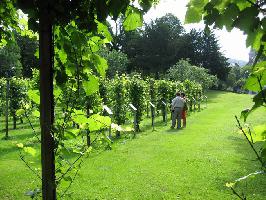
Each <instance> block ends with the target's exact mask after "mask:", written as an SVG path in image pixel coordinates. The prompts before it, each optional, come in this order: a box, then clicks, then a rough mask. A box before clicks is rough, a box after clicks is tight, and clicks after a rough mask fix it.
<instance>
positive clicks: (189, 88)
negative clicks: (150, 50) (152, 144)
mask: <svg viewBox="0 0 266 200" xmlns="http://www.w3.org/2000/svg"><path fill="white" fill-rule="evenodd" d="M89 78H90V80H89V81H90V82H87V81H86V80H84V79H83V80H82V79H81V80H79V81H77V80H76V79H71V78H70V79H68V80H67V81H66V82H65V83H64V84H62V85H61V86H57V85H55V86H54V105H55V108H54V116H55V123H54V126H53V133H54V140H55V144H56V147H55V151H56V154H55V155H56V156H55V160H56V163H57V165H56V169H57V170H56V177H57V179H56V184H57V188H58V191H59V194H60V197H62V198H63V197H64V196H66V195H68V193H67V191H68V188H69V187H70V186H71V184H72V182H73V181H74V179H75V177H76V175H77V173H78V171H79V169H80V168H81V165H82V163H83V160H84V159H83V158H85V157H86V156H87V155H88V154H89V153H90V152H91V150H92V149H97V148H103V147H104V148H111V145H110V144H111V142H112V140H111V139H112V136H115V137H120V136H121V133H131V132H132V131H133V133H134V135H135V133H136V132H139V131H140V130H141V128H140V124H141V121H142V120H143V119H144V118H145V117H146V116H148V117H151V107H150V103H152V104H153V105H154V106H155V108H153V109H154V110H155V111H156V114H157V115H158V116H159V115H161V116H162V120H163V121H166V120H167V119H166V118H165V116H166V115H165V113H167V112H169V111H170V103H171V100H172V99H173V98H174V97H175V93H176V92H177V91H180V92H185V93H186V96H187V102H188V107H189V110H190V111H193V110H198V109H199V110H200V104H201V102H202V101H203V100H204V95H203V90H202V87H201V85H200V84H197V83H195V82H193V81H189V80H186V81H184V82H183V83H181V82H174V81H170V80H155V79H153V78H143V77H142V76H141V75H140V74H132V75H126V74H123V75H116V76H115V77H114V78H113V79H110V80H109V79H98V78H97V81H95V82H94V78H95V77H93V76H89ZM38 79H39V75H38V71H34V72H33V78H32V79H22V78H14V77H13V78H8V79H4V78H2V79H0V89H1V98H0V99H1V101H0V103H1V115H2V116H3V115H4V116H6V120H5V121H6V127H1V128H2V129H5V130H6V138H8V137H10V136H9V135H8V124H10V123H9V120H8V119H9V118H12V119H13V128H14V129H15V128H16V124H17V121H19V123H24V125H23V126H27V127H30V128H31V129H32V131H33V133H34V137H33V138H30V139H29V143H25V144H21V143H19V144H17V146H18V147H19V149H20V158H21V160H22V161H23V162H25V164H26V166H28V167H29V168H30V169H31V171H32V172H34V173H35V174H36V176H37V177H39V178H40V177H41V176H40V174H41V171H40V168H38V167H36V166H34V165H33V164H31V163H33V162H34V161H35V160H36V156H37V155H38V148H37V146H35V145H33V144H38V143H39V142H40V141H41V138H40V134H39V131H38V130H39V129H38V128H37V127H38V126H39V118H40V112H39V109H40V94H39V84H37V83H38ZM89 83H94V85H93V87H96V89H97V90H96V92H92V91H91V90H87V89H86V88H87V85H86V84H89ZM88 88H91V86H90V85H89V86H88ZM129 104H132V105H133V106H134V107H136V109H137V110H136V111H135V113H134V114H135V116H136V123H137V126H136V127H134V129H135V130H134V129H133V128H131V124H132V121H131V120H132V118H133V115H134V114H133V111H132V109H131V108H130V106H129ZM165 104H166V105H165ZM104 107H105V108H106V107H107V108H110V110H111V112H112V114H110V112H109V113H108V110H106V109H104ZM23 121H24V122H23ZM107 130H109V134H108V131H107ZM110 136H111V137H110ZM32 142H33V143H32ZM62 182H65V183H67V184H62ZM39 192H40V190H39V189H38V188H37V189H36V188H35V189H34V190H32V191H31V192H30V193H29V194H31V196H32V197H37V196H38V195H39Z"/></svg>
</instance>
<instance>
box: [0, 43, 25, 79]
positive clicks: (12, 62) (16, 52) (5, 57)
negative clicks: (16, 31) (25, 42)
mask: <svg viewBox="0 0 266 200" xmlns="http://www.w3.org/2000/svg"><path fill="white" fill-rule="evenodd" d="M20 58H21V56H20V49H19V47H18V45H17V43H16V42H15V41H14V42H10V43H8V44H7V45H6V46H4V47H2V48H0V77H6V78H8V77H12V76H20V75H21V71H22V69H21V68H22V67H21V63H20Z"/></svg>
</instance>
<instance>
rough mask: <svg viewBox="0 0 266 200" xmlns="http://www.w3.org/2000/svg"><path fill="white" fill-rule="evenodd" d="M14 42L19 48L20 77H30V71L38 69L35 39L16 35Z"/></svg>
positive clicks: (36, 42)
mask: <svg viewBox="0 0 266 200" xmlns="http://www.w3.org/2000/svg"><path fill="white" fill-rule="evenodd" d="M16 41H17V43H18V46H19V48H20V62H21V65H22V76H23V77H27V78H28V77H31V76H32V69H34V68H39V62H38V59H37V58H36V56H35V53H36V50H37V48H38V41H37V39H36V38H34V37H33V38H29V37H28V36H21V35H19V34H16Z"/></svg>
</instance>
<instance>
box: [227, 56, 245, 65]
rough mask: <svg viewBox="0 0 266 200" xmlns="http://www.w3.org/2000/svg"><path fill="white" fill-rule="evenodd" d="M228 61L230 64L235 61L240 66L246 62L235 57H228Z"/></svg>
mask: <svg viewBox="0 0 266 200" xmlns="http://www.w3.org/2000/svg"><path fill="white" fill-rule="evenodd" d="M228 62H229V63H230V65H235V63H237V64H238V65H239V66H240V67H243V66H245V65H246V64H247V63H248V62H247V61H244V60H237V59H233V58H229V59H228Z"/></svg>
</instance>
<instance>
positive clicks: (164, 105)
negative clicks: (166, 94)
mask: <svg viewBox="0 0 266 200" xmlns="http://www.w3.org/2000/svg"><path fill="white" fill-rule="evenodd" d="M162 104H163V107H164V109H163V122H165V125H167V105H166V103H165V102H164V101H162Z"/></svg>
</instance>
